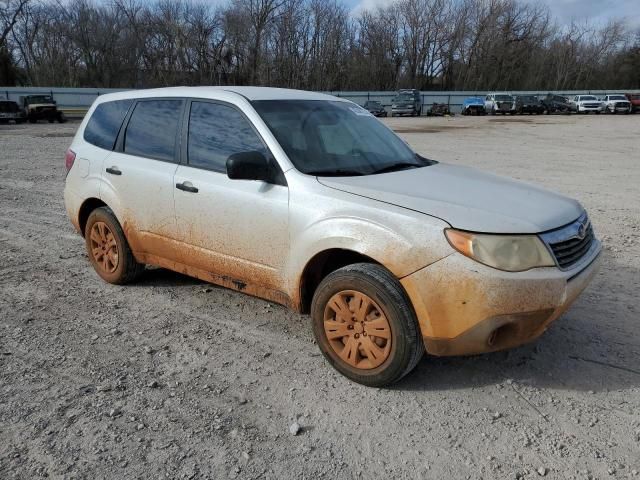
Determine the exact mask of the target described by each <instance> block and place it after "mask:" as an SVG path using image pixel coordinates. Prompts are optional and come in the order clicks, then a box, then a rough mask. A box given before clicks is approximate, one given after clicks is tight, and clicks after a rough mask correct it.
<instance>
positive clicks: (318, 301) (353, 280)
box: [311, 263, 424, 387]
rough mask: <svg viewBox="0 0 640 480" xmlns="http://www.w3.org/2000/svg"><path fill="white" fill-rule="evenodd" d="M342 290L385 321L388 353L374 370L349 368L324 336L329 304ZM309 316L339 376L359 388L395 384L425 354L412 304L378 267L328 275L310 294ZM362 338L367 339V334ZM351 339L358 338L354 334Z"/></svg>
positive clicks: (357, 267) (348, 268)
mask: <svg viewBox="0 0 640 480" xmlns="http://www.w3.org/2000/svg"><path fill="white" fill-rule="evenodd" d="M345 291H347V292H348V291H355V292H359V293H362V294H364V295H365V296H367V297H369V299H370V300H372V301H373V302H375V305H373V306H372V308H376V309H377V307H379V310H380V311H381V313H383V314H384V316H385V317H386V319H387V321H388V324H389V327H390V331H391V336H390V341H391V345H390V350H389V353H388V356H387V357H386V359H385V360H384V362H383V363H381V364H380V365H378V366H376V367H375V368H370V369H364V368H358V367H355V366H352V365H349V364H348V363H347V362H345V361H344V360H343V359H341V358H340V357H339V356H338V353H337V352H336V351H335V350H334V347H332V345H331V344H330V341H329V339H328V338H327V334H326V333H325V326H324V322H325V310H326V309H327V305H328V302H329V300H330V299H331V298H332V297H334V295H338V294H340V292H345ZM311 316H312V322H313V333H314V336H315V338H316V341H317V342H318V346H319V347H320V350H321V351H322V353H323V355H324V356H325V358H326V359H327V360H328V361H329V363H330V364H331V365H332V366H333V367H334V368H335V369H336V370H338V371H339V372H340V373H341V374H342V375H344V376H345V377H347V378H349V379H350V380H353V381H354V382H357V383H360V384H362V385H366V386H369V387H382V386H385V385H390V384H392V383H394V382H397V381H398V380H400V379H401V378H402V377H404V376H405V375H406V374H407V373H409V372H410V371H411V370H413V368H414V367H415V366H416V365H417V364H418V362H419V361H420V359H421V358H422V355H423V354H424V344H423V343H422V337H421V334H420V327H419V326H418V321H417V319H416V315H415V312H414V310H413V307H412V305H411V302H410V300H409V298H408V297H407V294H406V292H405V291H404V289H403V288H402V285H400V282H399V281H398V279H397V278H396V277H394V276H393V275H392V274H391V273H390V272H389V271H388V270H386V269H385V268H384V267H382V266H380V265H376V264H370V263H356V264H353V265H348V266H346V267H343V268H341V269H339V270H336V271H334V272H332V273H330V274H329V275H327V276H326V277H325V278H324V279H323V280H322V282H320V285H319V286H318V288H317V289H316V291H315V293H314V295H313V301H312V303H311ZM363 325H364V323H363ZM349 328H352V327H349ZM352 331H353V332H355V330H352ZM365 332H366V330H365ZM362 335H364V336H366V333H363V334H362ZM354 336H355V337H356V338H357V337H358V335H356V334H354ZM347 341H348V340H347ZM334 343H335V341H334ZM358 345H360V344H358ZM345 348H346V347H345ZM357 348H360V347H357ZM358 351H359V350H358ZM359 355H361V354H360V353H357V354H356V356H359Z"/></svg>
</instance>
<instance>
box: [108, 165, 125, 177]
mask: <svg viewBox="0 0 640 480" xmlns="http://www.w3.org/2000/svg"><path fill="white" fill-rule="evenodd" d="M107 173H110V174H111V175H122V172H121V171H120V170H119V169H118V167H116V166H115V165H114V166H113V167H108V168H107Z"/></svg>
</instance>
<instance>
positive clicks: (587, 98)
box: [580, 95, 598, 100]
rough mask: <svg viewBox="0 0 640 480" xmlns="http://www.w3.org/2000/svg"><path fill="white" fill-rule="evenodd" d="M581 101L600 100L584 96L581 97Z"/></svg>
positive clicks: (591, 96)
mask: <svg viewBox="0 0 640 480" xmlns="http://www.w3.org/2000/svg"><path fill="white" fill-rule="evenodd" d="M580 100H598V99H597V98H596V97H594V96H593V95H583V96H581V97H580Z"/></svg>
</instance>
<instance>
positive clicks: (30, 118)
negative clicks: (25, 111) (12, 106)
mask: <svg viewBox="0 0 640 480" xmlns="http://www.w3.org/2000/svg"><path fill="white" fill-rule="evenodd" d="M37 121H38V119H37V118H33V117H29V123H36V122H37Z"/></svg>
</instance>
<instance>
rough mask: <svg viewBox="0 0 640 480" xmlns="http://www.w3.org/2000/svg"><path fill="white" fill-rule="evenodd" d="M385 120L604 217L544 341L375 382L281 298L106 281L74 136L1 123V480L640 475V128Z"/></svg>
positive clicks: (639, 120)
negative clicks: (348, 373)
mask: <svg viewBox="0 0 640 480" xmlns="http://www.w3.org/2000/svg"><path fill="white" fill-rule="evenodd" d="M388 123H389V124H390V125H392V126H393V127H394V128H396V129H397V130H399V131H400V132H402V135H403V136H404V138H406V139H407V140H408V142H409V143H411V144H412V145H413V146H414V147H415V148H416V149H417V150H418V151H419V152H421V153H422V154H424V155H426V156H428V157H431V158H436V159H439V160H443V161H448V162H452V163H461V164H466V165H472V166H475V167H478V168H480V169H484V170H489V171H492V172H496V173H499V174H504V175H508V176H513V177H516V178H519V179H523V180H527V181H531V182H536V183H539V184H541V185H544V186H547V187H549V188H552V189H554V190H558V191H560V192H563V193H565V194H567V195H570V196H572V197H575V198H578V199H579V200H580V201H581V202H582V203H583V204H584V205H585V207H587V209H588V210H589V212H590V214H591V217H592V220H593V222H594V224H595V226H596V230H597V233H598V234H599V236H601V237H602V238H603V239H604V242H605V244H606V249H605V252H604V262H603V267H602V269H601V271H600V273H599V274H598V276H597V277H596V279H595V280H594V282H593V284H592V285H591V286H590V287H589V288H588V290H587V291H586V292H585V293H584V294H583V295H582V296H581V297H580V299H579V300H578V301H577V303H576V304H575V306H574V307H573V308H572V309H571V310H570V311H569V312H568V313H567V314H565V315H564V316H563V317H562V318H561V319H560V320H559V321H558V322H557V323H556V324H555V325H554V326H553V327H552V328H551V329H550V330H549V331H548V332H547V333H546V334H545V335H544V336H543V337H542V338H541V339H540V340H539V341H538V342H537V343H535V344H533V345H528V346H525V347H522V348H519V349H516V350H513V351H510V352H504V353H498V354H492V355H484V356H478V357H471V358H451V359H438V358H433V357H425V358H424V360H423V361H422V362H421V364H420V365H419V366H418V368H417V369H416V371H415V372H414V373H413V374H411V375H410V376H408V377H407V378H405V379H404V380H403V381H402V382H401V383H400V384H398V385H397V386H395V387H394V388H392V389H368V388H365V387H361V386H358V385H355V384H353V383H349V382H348V381H347V380H346V379H344V378H343V377H341V376H340V375H339V374H337V373H336V372H334V371H333V370H332V369H330V368H329V366H328V365H327V364H326V362H325V361H324V359H323V357H322V356H321V355H320V354H319V351H318V349H317V348H316V346H315V345H314V343H313V340H312V334H311V329H310V324H309V319H308V318H307V317H304V316H299V315H296V314H293V313H291V312H289V311H287V310H286V309H285V308H283V307H280V306H277V305H272V304H268V303H267V302H264V301H261V300H257V299H254V298H250V297H247V296H244V295H242V294H240V293H236V292H233V291H228V290H224V289H221V288H217V287H214V286H211V285H208V284H205V283H202V282H200V281H197V280H192V279H190V278H187V277H184V276H181V275H178V274H174V273H171V272H168V271H164V270H151V271H148V272H147V273H146V275H145V276H144V278H143V279H142V281H140V282H139V283H138V284H136V285H132V286H128V287H116V286H112V285H107V284H105V283H103V282H102V281H100V280H99V278H98V277H97V275H96V274H95V273H94V272H93V271H92V270H91V268H90V266H89V263H88V260H87V258H86V255H85V253H84V245H83V241H82V239H81V238H80V237H79V236H77V235H75V234H74V232H73V230H72V227H71V225H70V223H69V221H68V219H67V218H66V216H65V212H64V209H63V204H62V187H63V180H64V165H63V163H64V161H63V157H64V151H65V149H66V148H67V146H68V144H69V142H70V141H71V138H70V137H71V136H72V134H73V132H74V130H75V128H77V124H74V123H69V124H66V125H57V124H56V125H48V124H38V125H29V126H2V127H0V258H2V263H1V264H0V293H1V294H0V478H3V479H4V478H25V479H27V478H37V477H46V476H48V477H52V478H89V477H93V478H160V477H166V478H272V479H280V478H309V479H315V478H319V477H323V478H330V479H334V478H335V479H343V478H359V477H362V478H390V479H396V478H435V479H445V478H471V479H479V478H484V479H491V478H519V477H524V478H537V477H538V476H546V477H547V478H560V479H570V478H581V479H582V478H630V477H634V476H637V478H640V474H638V471H640V333H639V332H640V297H639V294H638V291H639V289H640V240H639V234H640V190H639V188H640V187H639V185H640V153H639V149H638V138H640V137H639V134H640V115H636V116H633V117H629V116H624V117H622V116H607V117H604V116H597V117H596V116H588V117H586V116H580V117H578V116H571V117H564V116H553V117H516V118H510V117H507V118H502V117H499V118H492V117H485V118H462V117H455V118H451V119H430V118H422V119H408V118H407V119H390V120H388ZM295 421H297V422H298V423H299V425H300V426H301V427H302V430H301V431H300V432H299V433H298V435H292V434H291V433H290V431H289V428H290V425H291V424H293V423H294V422H295Z"/></svg>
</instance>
